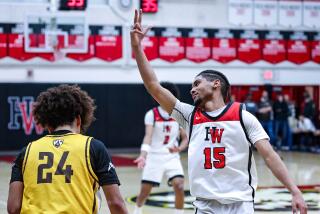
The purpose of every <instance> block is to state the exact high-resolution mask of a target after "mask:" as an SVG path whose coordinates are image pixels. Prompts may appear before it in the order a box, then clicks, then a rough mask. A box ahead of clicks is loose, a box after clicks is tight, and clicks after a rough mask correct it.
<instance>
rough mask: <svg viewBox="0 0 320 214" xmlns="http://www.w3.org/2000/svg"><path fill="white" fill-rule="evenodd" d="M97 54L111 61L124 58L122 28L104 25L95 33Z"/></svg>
mask: <svg viewBox="0 0 320 214" xmlns="http://www.w3.org/2000/svg"><path fill="white" fill-rule="evenodd" d="M95 56H96V57H98V58H100V59H103V60H105V61H108V62H111V61H115V60H118V59H120V58H122V35H121V28H120V27H114V26H104V27H103V28H102V29H101V30H99V34H98V35H95Z"/></svg>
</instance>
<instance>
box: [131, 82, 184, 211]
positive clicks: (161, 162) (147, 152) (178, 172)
mask: <svg viewBox="0 0 320 214" xmlns="http://www.w3.org/2000/svg"><path fill="white" fill-rule="evenodd" d="M161 86H162V87H164V88H166V89H167V90H169V91H170V92H171V93H172V94H174V95H175V96H176V97H179V90H178V88H177V86H176V85H174V84H172V83H169V82H162V83H161ZM144 121H145V135H144V138H143V142H142V145H141V153H140V156H139V157H138V158H137V159H136V160H135V161H134V162H135V163H137V165H138V168H140V169H143V173H142V182H141V189H140V193H139V195H138V197H137V203H136V206H135V210H134V214H142V206H143V204H144V203H145V201H146V199H147V198H148V196H149V194H150V192H151V190H152V188H153V187H157V186H159V185H160V183H161V180H162V177H163V174H165V175H166V177H167V179H168V185H169V186H172V187H173V189H174V192H175V211H174V213H175V214H182V213H183V205H184V173H183V168H182V165H181V161H180V155H179V152H181V151H183V150H185V149H186V148H187V146H188V138H187V134H186V132H185V131H184V130H183V129H182V128H181V127H180V126H179V124H178V123H177V122H176V121H175V120H174V119H173V118H171V117H170V116H169V114H168V113H167V112H166V111H165V110H163V109H162V107H161V106H158V107H155V108H153V109H151V110H149V111H148V112H147V113H146V115H145V119H144ZM179 140H180V141H181V143H180V145H179V142H178V141H179Z"/></svg>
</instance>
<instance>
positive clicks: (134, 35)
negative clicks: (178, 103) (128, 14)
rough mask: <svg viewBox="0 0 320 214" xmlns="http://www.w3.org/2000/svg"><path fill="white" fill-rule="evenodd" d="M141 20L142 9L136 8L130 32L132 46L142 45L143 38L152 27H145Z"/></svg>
mask: <svg viewBox="0 0 320 214" xmlns="http://www.w3.org/2000/svg"><path fill="white" fill-rule="evenodd" d="M141 21H142V10H139V11H138V10H135V11H134V21H133V27H132V30H131V32H130V36H131V46H132V47H137V46H140V45H141V41H142V39H143V38H144V37H145V35H146V34H147V32H148V31H149V29H150V27H147V28H145V29H143V28H142V25H141Z"/></svg>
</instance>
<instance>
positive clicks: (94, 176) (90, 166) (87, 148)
mask: <svg viewBox="0 0 320 214" xmlns="http://www.w3.org/2000/svg"><path fill="white" fill-rule="evenodd" d="M92 139H93V137H88V139H87V142H86V158H87V167H88V169H89V172H90V175H91V176H92V177H93V178H94V179H95V181H97V182H98V177H97V175H96V174H95V173H94V171H93V169H92V164H91V160H90V145H91V140H92Z"/></svg>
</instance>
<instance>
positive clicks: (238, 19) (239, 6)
mask: <svg viewBox="0 0 320 214" xmlns="http://www.w3.org/2000/svg"><path fill="white" fill-rule="evenodd" d="M229 23H231V24H234V25H250V24H252V23H253V0H229Z"/></svg>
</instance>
